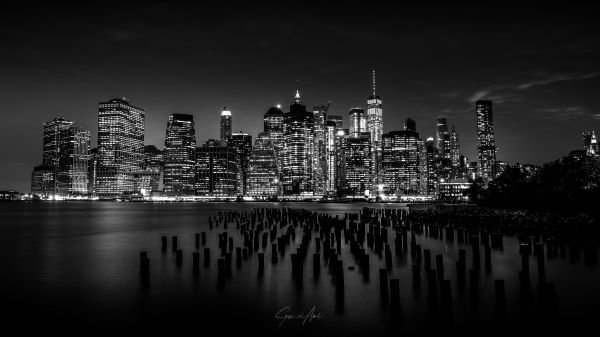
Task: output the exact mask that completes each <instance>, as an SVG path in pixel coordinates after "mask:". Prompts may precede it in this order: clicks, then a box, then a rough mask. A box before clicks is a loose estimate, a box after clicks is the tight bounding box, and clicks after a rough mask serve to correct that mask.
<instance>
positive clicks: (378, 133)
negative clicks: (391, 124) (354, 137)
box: [367, 69, 383, 142]
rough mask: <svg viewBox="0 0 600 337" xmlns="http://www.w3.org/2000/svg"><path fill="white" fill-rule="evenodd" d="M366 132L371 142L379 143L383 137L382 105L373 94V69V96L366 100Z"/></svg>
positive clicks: (379, 99) (374, 93) (375, 94)
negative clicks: (369, 135)
mask: <svg viewBox="0 0 600 337" xmlns="http://www.w3.org/2000/svg"><path fill="white" fill-rule="evenodd" d="M367 130H368V132H369V133H370V134H371V141H373V142H381V140H382V136H383V104H382V103H381V98H380V97H379V96H378V95H377V93H376V92H375V69H373V94H372V95H371V96H369V99H368V100H367Z"/></svg>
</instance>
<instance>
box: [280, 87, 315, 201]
mask: <svg viewBox="0 0 600 337" xmlns="http://www.w3.org/2000/svg"><path fill="white" fill-rule="evenodd" d="M283 124H284V136H283V138H284V150H283V165H282V185H283V194H285V195H306V196H308V195H313V180H312V173H313V164H312V159H313V152H312V151H313V145H314V142H313V127H314V116H313V114H312V112H308V111H306V106H305V105H303V104H302V101H301V99H300V92H299V91H298V90H297V91H296V96H295V98H294V103H292V104H291V105H290V111H289V112H287V113H285V114H284V117H283Z"/></svg>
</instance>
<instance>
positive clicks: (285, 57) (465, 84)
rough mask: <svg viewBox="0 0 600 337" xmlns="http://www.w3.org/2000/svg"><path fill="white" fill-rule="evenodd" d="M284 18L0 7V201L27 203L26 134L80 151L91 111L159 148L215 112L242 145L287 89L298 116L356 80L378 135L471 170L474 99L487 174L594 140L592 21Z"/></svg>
mask: <svg viewBox="0 0 600 337" xmlns="http://www.w3.org/2000/svg"><path fill="white" fill-rule="evenodd" d="M294 4H295V6H290V7H284V6H280V7H277V6H269V7H267V6H263V5H260V6H246V7H239V6H238V5H235V4H234V3H226V5H224V6H223V7H209V6H206V5H197V6H195V7H184V6H181V5H169V4H166V3H163V4H161V3H154V4H145V5H139V4H138V5H133V4H127V5H123V4H118V3H114V4H108V3H103V5H94V6H89V5H86V6H80V7H71V6H67V5H56V4H53V5H52V6H50V5H46V6H43V7H39V6H38V5H34V4H30V3H26V4H25V5H22V4H17V2H13V3H9V4H8V5H3V8H2V12H1V14H0V38H1V40H0V41H2V46H1V47H0V97H1V99H2V104H1V105H0V106H1V108H0V109H1V111H2V123H0V142H1V144H2V152H1V154H0V189H16V190H19V191H22V192H27V191H29V189H30V175H31V170H32V169H33V166H35V165H39V164H40V163H41V159H42V153H41V151H42V124H43V123H44V122H46V121H48V120H51V119H52V118H54V117H56V116H62V117H64V118H66V119H70V120H74V121H76V122H77V124H78V125H79V126H81V127H83V128H85V129H88V130H91V131H92V146H93V147H94V146H96V132H97V113H98V110H97V105H98V102H100V101H106V100H108V99H110V98H113V97H127V98H128V99H130V100H131V102H132V104H133V105H136V106H139V107H142V108H144V109H145V110H146V144H155V145H157V146H159V147H161V148H162V146H163V143H164V135H165V128H166V124H167V116H168V115H169V114H171V113H191V114H193V115H194V118H195V121H196V134H197V140H198V143H202V142H203V141H204V140H206V139H208V138H217V137H218V135H219V128H218V126H219V115H220V111H221V109H222V107H223V106H227V108H228V109H230V110H231V111H232V114H233V129H234V132H237V131H240V130H243V131H244V132H248V133H250V134H251V135H252V136H253V137H255V136H256V134H257V133H258V132H259V131H261V129H262V115H263V114H264V113H265V112H266V111H267V110H268V108H269V107H270V106H273V105H276V104H282V105H283V107H284V110H286V109H287V106H288V105H289V104H290V102H291V101H292V99H293V95H294V92H295V89H296V80H299V81H300V91H301V94H302V98H303V102H304V103H305V104H306V105H307V106H308V107H309V108H312V106H313V105H321V104H326V103H327V102H328V101H332V105H331V108H330V114H335V115H343V116H346V115H347V113H348V109H349V108H350V107H354V106H363V107H364V106H365V105H366V99H367V97H368V96H369V95H370V94H371V68H372V67H376V69H377V93H378V94H379V95H380V96H381V98H382V100H383V105H384V110H383V116H384V129H385V131H386V132H387V131H392V130H398V129H401V128H402V125H403V122H404V120H405V119H406V118H408V117H411V118H413V119H415V120H416V122H417V131H418V132H419V133H420V135H421V137H422V138H426V137H430V136H434V135H435V124H436V118H437V117H438V116H440V115H441V116H445V117H447V118H448V121H449V123H450V124H451V125H455V126H456V129H457V132H458V136H459V140H460V144H461V150H462V152H463V153H464V154H465V155H466V156H467V157H468V158H469V159H470V160H471V161H474V160H476V148H475V136H476V132H475V113H474V101H475V100H477V99H479V98H483V99H491V100H493V102H494V124H495V129H496V144H497V146H498V148H499V149H498V159H499V160H505V161H508V162H510V163H515V162H521V163H536V164H542V163H544V162H547V161H551V160H554V159H557V158H559V157H562V156H564V155H566V154H567V153H568V152H569V151H570V150H573V149H576V148H580V147H581V146H582V140H581V132H582V131H584V130H596V131H600V127H599V126H600V103H599V100H598V99H597V96H598V94H599V91H598V89H599V88H600V38H599V36H600V35H599V33H600V23H599V20H598V19H597V17H596V16H595V13H597V11H596V10H595V9H592V8H579V9H575V8H560V7H548V5H544V6H540V7H539V8H536V7H527V8H523V7H519V8H507V7H506V6H508V5H507V4H504V5H503V7H500V6H497V7H488V8H483V7H477V8H467V7H464V8H444V7H436V6H434V5H430V6H429V8H415V7H399V8H391V7H390V8H386V7H383V6H381V5H375V4H374V3H371V2H368V3H366V4H363V5H362V6H359V5H347V4H346V5H342V4H340V5H338V6H328V7H323V6H322V5H319V4H311V3H308V2H295V3H294ZM25 6H26V7H25Z"/></svg>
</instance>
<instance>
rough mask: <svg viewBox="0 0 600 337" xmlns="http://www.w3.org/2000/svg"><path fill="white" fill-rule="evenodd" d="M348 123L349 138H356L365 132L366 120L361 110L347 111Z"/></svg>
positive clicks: (352, 109) (363, 111)
mask: <svg viewBox="0 0 600 337" xmlns="http://www.w3.org/2000/svg"><path fill="white" fill-rule="evenodd" d="M348 121H349V122H350V137H353V138H358V137H359V136H360V134H361V133H363V132H367V119H366V118H365V110H364V109H361V108H351V109H350V111H348Z"/></svg>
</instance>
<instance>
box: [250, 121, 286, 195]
mask: <svg viewBox="0 0 600 337" xmlns="http://www.w3.org/2000/svg"><path fill="white" fill-rule="evenodd" d="M278 193H279V172H278V168H277V160H276V154H275V148H274V147H273V142H272V141H271V139H270V137H269V134H268V133H267V132H261V133H259V134H258V136H257V137H256V141H255V142H254V147H253V148H252V153H251V154H250V159H249V161H248V195H251V196H253V197H262V198H268V197H273V196H276V195H277V194H278Z"/></svg>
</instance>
